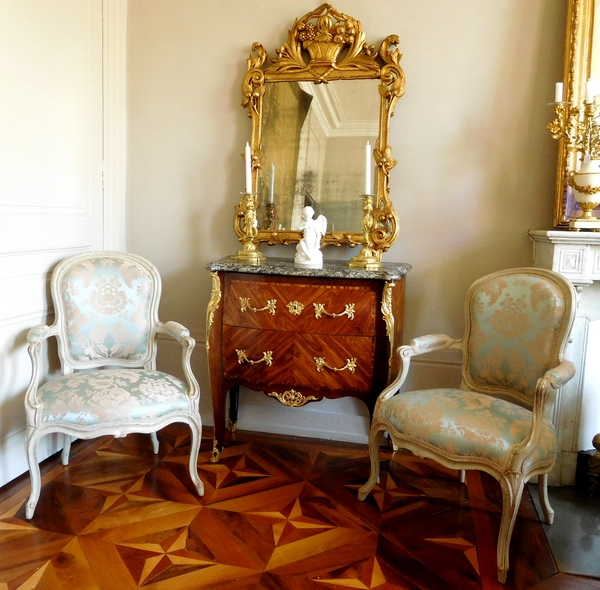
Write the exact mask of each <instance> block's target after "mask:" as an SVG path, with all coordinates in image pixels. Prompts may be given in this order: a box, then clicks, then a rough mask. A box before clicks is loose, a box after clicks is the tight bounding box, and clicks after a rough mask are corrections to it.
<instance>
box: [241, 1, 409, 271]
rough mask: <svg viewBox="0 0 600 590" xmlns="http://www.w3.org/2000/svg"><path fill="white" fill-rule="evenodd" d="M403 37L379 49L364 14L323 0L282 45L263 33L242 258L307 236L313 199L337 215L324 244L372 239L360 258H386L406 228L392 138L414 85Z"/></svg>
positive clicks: (250, 93)
mask: <svg viewBox="0 0 600 590" xmlns="http://www.w3.org/2000/svg"><path fill="white" fill-rule="evenodd" d="M398 42H399V40H398V37H397V36H395V35H391V36H389V37H387V38H386V39H385V40H384V41H383V42H382V43H381V45H380V47H379V48H378V49H376V48H375V46H374V45H368V44H367V42H366V41H365V33H364V32H363V31H362V26H361V23H360V21H357V20H355V19H354V18H352V17H350V16H348V15H345V14H343V13H341V12H339V11H338V10H336V9H335V8H334V7H333V6H331V5H330V4H322V5H321V6H320V7H319V8H317V9H316V10H314V11H313V12H310V13H308V14H306V15H305V16H303V17H302V18H300V19H297V20H296V21H295V22H294V25H293V27H292V28H291V30H289V31H288V40H287V43H285V44H284V45H283V46H282V47H281V48H280V49H277V50H276V52H275V55H269V54H268V53H267V51H266V50H265V49H264V47H263V46H262V44H260V43H254V45H253V46H252V52H253V53H252V54H251V55H250V57H249V58H248V60H247V63H248V71H247V73H246V76H245V77H244V81H243V84H242V93H243V100H242V106H244V107H245V108H247V109H248V116H249V117H250V119H251V122H252V123H251V137H250V141H249V152H250V154H251V165H250V168H249V170H248V173H249V174H251V180H250V182H251V190H250V189H248V188H247V190H246V193H245V194H244V196H243V198H242V200H241V201H240V203H239V205H237V206H236V214H235V218H234V229H235V232H236V235H237V236H238V238H239V240H240V241H241V242H242V244H243V246H244V247H243V250H242V251H241V252H240V253H239V254H238V259H239V260H245V261H248V262H254V263H259V262H260V259H261V257H262V256H263V255H262V254H261V253H260V252H259V251H258V246H259V245H260V243H262V242H265V243H267V244H269V245H274V244H293V243H296V242H298V241H299V240H300V239H301V238H302V232H301V229H300V227H299V223H300V218H301V212H302V209H303V207H304V206H306V205H310V206H312V207H313V209H314V211H315V214H316V215H319V214H323V215H324V216H325V217H326V218H327V220H328V227H327V233H326V234H325V235H324V237H323V240H322V245H329V244H334V245H338V246H339V245H342V244H347V245H350V246H356V245H362V247H363V248H362V250H361V254H359V255H358V256H357V257H355V258H354V259H353V260H355V259H358V262H356V260H355V265H356V266H362V267H364V268H375V267H377V265H378V264H380V263H381V257H382V254H383V252H385V251H386V250H387V249H389V247H390V246H391V245H392V244H393V243H394V241H395V239H396V237H397V235H398V218H397V215H396V212H395V210H394V207H393V205H392V203H391V201H390V198H389V192H390V189H389V180H390V171H391V169H392V168H393V167H394V166H395V164H396V161H395V160H394V159H393V158H392V150H391V147H390V146H389V141H388V136H389V122H390V117H391V116H392V114H393V112H394V106H395V104H396V102H397V100H398V99H399V98H400V97H401V96H402V95H403V94H404V72H403V71H402V69H401V68H400V65H399V63H400V58H401V55H400V52H399V50H398V48H397V45H398ZM369 146H370V147H369ZM365 150H367V151H366V152H365ZM369 150H371V152H369ZM369 153H372V158H371V160H369ZM369 166H372V170H370V171H369V172H368V173H367V171H366V168H367V167H369ZM369 176H371V177H372V179H373V181H372V183H370V184H369V186H367V183H368V181H365V177H367V178H368V177H369ZM247 184H248V181H247ZM367 197H368V198H367Z"/></svg>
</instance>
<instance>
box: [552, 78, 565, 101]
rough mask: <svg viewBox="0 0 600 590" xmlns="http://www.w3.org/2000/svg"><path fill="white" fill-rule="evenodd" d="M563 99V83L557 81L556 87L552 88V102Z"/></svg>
mask: <svg viewBox="0 0 600 590" xmlns="http://www.w3.org/2000/svg"><path fill="white" fill-rule="evenodd" d="M562 101H563V83H562V82H557V83H556V88H555V90H554V102H562Z"/></svg>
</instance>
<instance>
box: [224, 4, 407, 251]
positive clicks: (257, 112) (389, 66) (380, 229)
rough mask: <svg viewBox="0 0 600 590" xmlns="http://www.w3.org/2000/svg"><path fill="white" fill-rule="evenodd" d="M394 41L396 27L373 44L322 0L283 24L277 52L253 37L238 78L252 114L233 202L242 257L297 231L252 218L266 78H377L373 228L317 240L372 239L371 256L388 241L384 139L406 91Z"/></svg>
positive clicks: (390, 161)
mask: <svg viewBox="0 0 600 590" xmlns="http://www.w3.org/2000/svg"><path fill="white" fill-rule="evenodd" d="M398 44H399V39H398V37H397V36H396V35H390V36H388V37H387V38H385V39H384V40H383V41H382V43H381V45H380V46H379V48H376V47H375V46H374V45H369V44H367V42H366V41H365V33H364V32H363V30H362V25H361V23H360V21H358V20H356V19H354V18H353V17H350V16H348V15H345V14H343V13H341V12H339V11H338V10H336V9H335V8H334V7H333V6H331V5H330V4H322V5H321V6H319V8H317V9H316V10H314V11H312V12H310V13H308V14H306V15H304V16H303V17H301V18H300V19H297V20H296V21H295V22H294V25H293V27H292V28H291V29H290V30H289V31H288V40H287V42H286V43H285V44H284V45H283V46H281V48H280V49H278V50H276V55H269V54H268V53H267V51H266V50H265V48H264V47H263V45H262V44H261V43H258V42H257V43H254V44H253V45H252V54H251V55H250V57H249V58H248V60H247V63H248V71H247V73H246V75H245V77H244V81H243V83H242V95H243V99H242V106H243V107H244V108H246V109H247V110H248V116H249V117H250V119H251V134H250V140H249V145H250V153H251V175H252V191H251V193H252V195H249V194H248V192H246V194H245V195H244V196H243V197H242V199H241V200H240V203H239V204H238V205H236V207H235V216H234V223H233V225H234V231H235V233H236V236H237V237H238V239H239V240H240V242H242V243H243V244H244V250H243V252H242V253H240V256H239V257H240V258H241V259H244V258H245V259H247V260H251V259H252V257H255V258H256V255H255V252H256V250H257V248H258V246H259V245H260V244H261V243H266V244H268V245H275V244H294V243H297V242H299V241H300V239H301V238H302V232H301V231H298V230H294V229H283V230H281V229H279V228H275V227H274V228H265V227H263V224H261V223H259V222H258V220H257V209H258V208H259V207H260V202H259V201H258V198H257V192H258V191H257V184H258V173H259V171H260V170H261V168H262V167H263V166H264V165H265V164H264V162H263V152H264V149H265V146H264V145H263V137H262V129H263V116H264V104H263V100H264V97H265V90H266V88H267V85H269V84H276V83H279V82H290V81H293V82H299V83H304V82H311V83H314V84H323V85H326V84H329V83H331V82H333V81H336V80H376V81H378V84H377V85H374V92H375V93H377V94H378V100H379V105H380V106H379V121H378V137H377V141H376V145H375V146H374V147H373V158H374V161H375V171H374V189H373V192H374V199H373V201H372V202H371V208H370V210H369V213H368V215H369V216H370V217H369V220H370V221H369V223H372V226H373V229H372V231H371V230H369V228H366V229H365V227H366V226H365V222H364V219H363V231H362V232H361V231H360V228H359V229H358V231H346V230H345V228H336V230H335V231H328V232H327V233H326V234H325V235H324V236H323V239H322V245H323V246H325V245H338V246H339V245H342V244H347V245H350V246H356V245H363V247H364V246H365V245H369V244H368V243H369V242H371V244H370V246H371V247H372V248H373V251H375V257H376V258H377V257H379V259H380V258H381V253H382V252H384V251H386V250H387V249H388V248H389V247H390V246H391V245H392V244H393V243H394V241H395V240H396V238H397V235H398V226H399V223H398V216H397V214H396V211H395V208H394V206H393V204H392V202H391V200H390V188H389V182H390V171H391V170H392V168H393V167H394V166H395V165H396V160H394V158H393V157H392V148H391V146H390V145H389V124H390V117H391V116H392V115H393V113H394V107H395V105H396V102H397V101H398V99H399V98H400V97H401V96H402V95H403V94H404V85H405V75H404V72H403V70H402V68H401V67H400V59H401V54H400V52H399V50H398V48H397V46H398ZM356 203H357V207H358V208H360V209H361V210H362V202H361V201H360V200H357V201H356ZM365 208H366V205H365ZM361 215H362V213H361ZM366 217H367V214H365V218H366ZM249 221H251V223H249Z"/></svg>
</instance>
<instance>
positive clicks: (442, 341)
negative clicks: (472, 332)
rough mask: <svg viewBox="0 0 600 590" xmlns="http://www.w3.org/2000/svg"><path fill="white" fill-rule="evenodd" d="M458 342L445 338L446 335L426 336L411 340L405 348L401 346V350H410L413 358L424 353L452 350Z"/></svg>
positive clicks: (454, 339) (457, 340)
mask: <svg viewBox="0 0 600 590" xmlns="http://www.w3.org/2000/svg"><path fill="white" fill-rule="evenodd" d="M459 342H460V340H459V339H456V338H450V336H446V334H428V335H427V336H419V337H418V338H413V340H411V341H410V343H409V345H408V346H407V347H405V346H403V347H402V348H412V354H411V356H415V355H418V354H424V353H426V352H436V351H438V350H446V349H448V348H452V347H453V346H454V345H455V344H456V343H459Z"/></svg>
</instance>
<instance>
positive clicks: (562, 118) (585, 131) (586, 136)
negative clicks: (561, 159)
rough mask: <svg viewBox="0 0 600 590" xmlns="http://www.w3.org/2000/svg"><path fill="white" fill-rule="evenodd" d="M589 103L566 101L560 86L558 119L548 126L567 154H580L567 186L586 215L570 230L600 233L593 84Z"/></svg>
mask: <svg viewBox="0 0 600 590" xmlns="http://www.w3.org/2000/svg"><path fill="white" fill-rule="evenodd" d="M585 94H586V96H585V100H584V101H583V103H582V104H581V105H580V106H577V105H574V104H572V103H570V102H563V100H562V84H557V96H556V102H555V103H554V104H553V106H554V113H555V115H556V118H555V119H554V120H553V121H552V122H551V123H550V124H549V125H548V129H549V130H550V132H551V133H552V137H554V139H562V140H563V141H565V143H566V147H567V150H568V151H570V152H576V153H577V154H578V158H577V160H578V163H579V166H578V165H577V163H575V164H574V168H575V169H572V170H570V171H569V173H568V176H567V183H568V185H569V186H570V187H571V189H572V192H573V197H574V198H575V200H576V201H577V204H578V206H579V208H580V209H581V211H582V215H581V217H576V218H574V219H571V220H570V222H569V227H570V228H571V229H574V230H576V231H579V230H580V229H591V230H594V231H599V230H600V219H598V218H597V217H595V216H594V215H593V213H592V212H593V210H594V209H595V208H596V207H598V205H599V204H600V109H599V107H598V105H597V104H596V96H595V94H594V92H593V85H592V83H591V81H588V83H587V84H586V93H585Z"/></svg>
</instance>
